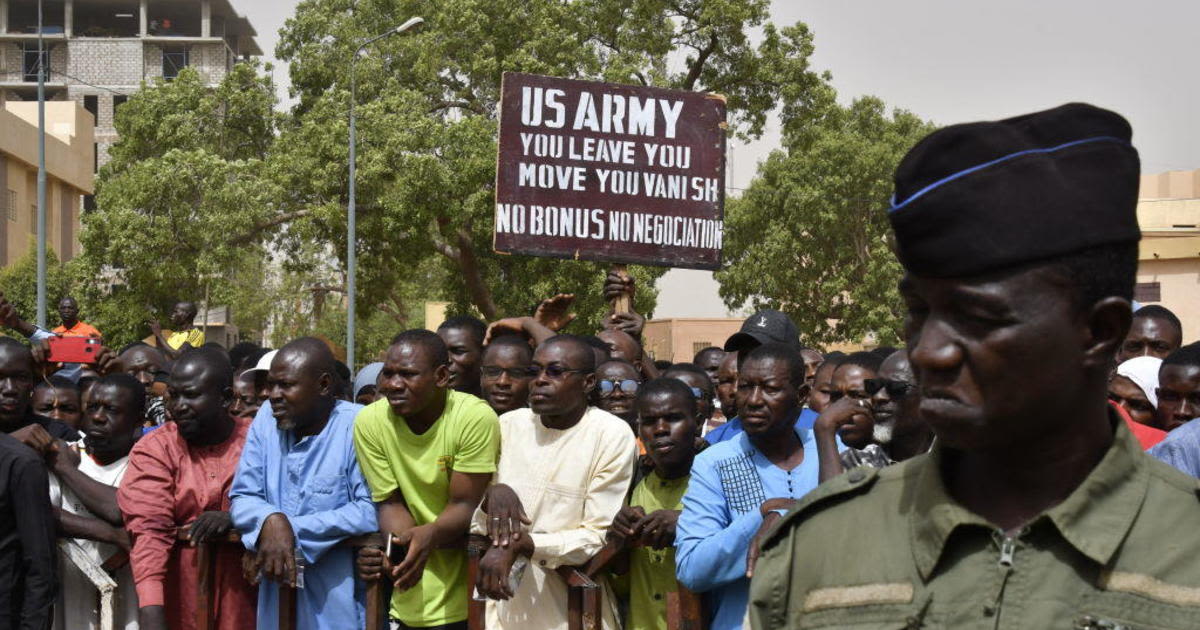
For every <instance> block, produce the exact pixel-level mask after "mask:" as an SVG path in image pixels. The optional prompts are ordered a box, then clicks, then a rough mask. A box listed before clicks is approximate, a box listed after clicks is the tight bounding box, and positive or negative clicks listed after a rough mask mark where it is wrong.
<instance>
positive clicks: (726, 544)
mask: <svg viewBox="0 0 1200 630" xmlns="http://www.w3.org/2000/svg"><path fill="white" fill-rule="evenodd" d="M804 381H805V369H804V362H803V360H802V359H801V358H800V353H799V352H796V349H795V347H794V346H791V345H786V344H782V343H775V342H767V343H764V344H761V345H758V346H756V347H754V349H752V350H749V351H748V352H747V354H746V357H745V360H744V361H743V362H742V365H741V368H740V369H739V371H738V392H737V407H738V410H739V412H740V415H739V418H741V424H742V427H743V430H742V432H740V433H738V434H737V435H735V436H733V437H732V438H731V439H729V440H725V441H723V442H718V443H717V444H713V445H712V446H710V447H709V448H708V449H706V450H705V451H704V452H703V453H700V454H699V455H697V456H696V461H695V463H694V464H693V465H692V476H691V480H690V481H689V482H688V488H687V494H685V495H684V497H683V514H681V515H680V517H679V522H678V524H677V526H676V535H675V548H676V550H675V554H676V555H675V559H676V560H675V562H676V575H677V576H678V578H679V581H680V582H681V583H683V585H684V586H686V587H688V588H689V589H691V590H692V591H695V592H697V593H707V595H708V602H709V605H710V606H711V608H712V619H711V623H710V625H709V627H710V628H712V630H740V628H741V627H742V621H743V619H744V618H745V616H746V601H747V593H748V591H749V587H750V580H749V579H747V577H746V572H747V556H748V551H749V549H750V541H751V538H752V537H753V536H754V534H755V532H757V531H758V529H759V527H760V526H761V525H762V524H763V519H764V517H765V515H767V514H769V513H772V511H773V510H776V509H780V508H784V507H787V505H789V504H790V501H791V500H793V499H798V498H800V497H802V496H804V494H805V493H807V492H808V491H809V490H812V489H813V488H815V487H816V486H817V474H818V461H817V449H816V442H815V441H814V438H813V434H812V431H811V430H809V429H805V428H803V427H800V426H798V425H797V423H796V417H797V416H798V415H799V414H800V409H801V407H802V406H803V405H804V399H805V395H806V394H807V392H808V386H807V385H806V384H805V382H804Z"/></svg>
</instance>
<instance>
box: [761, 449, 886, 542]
mask: <svg viewBox="0 0 1200 630" xmlns="http://www.w3.org/2000/svg"><path fill="white" fill-rule="evenodd" d="M877 479H879V469H878V468H872V467H870V466H859V467H857V468H852V469H850V471H849V472H847V473H844V474H841V475H838V476H837V477H834V478H833V479H830V480H829V481H826V482H825V483H823V484H821V485H819V486H817V488H816V489H815V490H813V491H812V492H809V493H808V494H806V495H805V496H804V498H803V499H800V502H799V503H797V504H796V506H795V507H793V508H792V509H790V510H788V513H787V514H784V515H783V518H781V519H779V522H778V523H776V524H775V527H774V528H772V530H771V531H770V532H768V533H767V535H766V536H765V537H764V538H763V541H762V547H763V549H766V548H767V547H769V546H770V545H771V544H773V543H774V542H775V540H776V539H778V538H779V534H780V533H781V532H783V531H785V530H787V529H789V528H791V527H792V526H793V525H795V524H798V523H799V522H800V521H802V520H803V519H805V518H807V517H808V516H809V515H811V514H814V513H816V512H817V511H819V510H821V509H823V508H824V507H827V506H828V505H829V504H830V503H832V502H834V501H836V500H837V499H839V498H845V497H846V496H848V495H853V494H858V493H861V492H865V491H866V490H867V488H870V487H871V486H872V485H873V484H874V483H875V481H876V480H877Z"/></svg>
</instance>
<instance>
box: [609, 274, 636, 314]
mask: <svg viewBox="0 0 1200 630" xmlns="http://www.w3.org/2000/svg"><path fill="white" fill-rule="evenodd" d="M612 273H615V274H617V275H618V276H620V277H621V279H622V280H629V272H628V271H626V269H625V265H621V264H616V265H613V267H612ZM632 312H633V299H632V298H630V297H629V294H628V293H622V294H621V295H620V296H619V297H617V299H615V300H613V313H632Z"/></svg>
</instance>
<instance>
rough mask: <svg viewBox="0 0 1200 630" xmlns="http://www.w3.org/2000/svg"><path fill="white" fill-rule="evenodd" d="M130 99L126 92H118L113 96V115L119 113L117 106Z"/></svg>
mask: <svg viewBox="0 0 1200 630" xmlns="http://www.w3.org/2000/svg"><path fill="white" fill-rule="evenodd" d="M128 100H129V97H128V96H125V95H124V94H118V95H116V96H114V97H113V116H116V115H117V108H118V107H120V106H122V105H124V104H125V101H128Z"/></svg>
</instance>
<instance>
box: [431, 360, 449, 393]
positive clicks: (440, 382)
mask: <svg viewBox="0 0 1200 630" xmlns="http://www.w3.org/2000/svg"><path fill="white" fill-rule="evenodd" d="M433 377H434V378H435V379H437V386H438V388H439V389H446V388H448V387H450V366H449V365H448V364H445V363H443V364H441V365H439V366H437V367H436V368H433Z"/></svg>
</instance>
